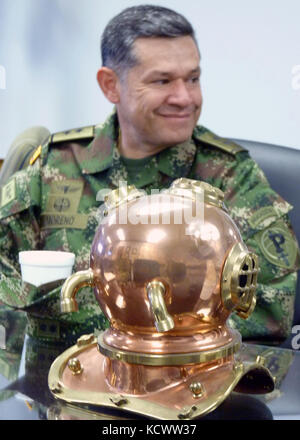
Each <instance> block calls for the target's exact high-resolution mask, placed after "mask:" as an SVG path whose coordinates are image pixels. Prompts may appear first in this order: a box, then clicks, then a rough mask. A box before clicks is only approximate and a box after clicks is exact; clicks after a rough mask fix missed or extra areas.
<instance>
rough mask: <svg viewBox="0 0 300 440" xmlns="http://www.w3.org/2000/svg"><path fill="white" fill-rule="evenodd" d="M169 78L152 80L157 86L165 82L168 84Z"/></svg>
mask: <svg viewBox="0 0 300 440" xmlns="http://www.w3.org/2000/svg"><path fill="white" fill-rule="evenodd" d="M169 82H170V81H169V80H168V79H156V80H155V81H153V83H154V84H157V85H159V86H163V85H165V84H169Z"/></svg>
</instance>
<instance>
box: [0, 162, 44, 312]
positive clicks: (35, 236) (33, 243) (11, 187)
mask: <svg viewBox="0 0 300 440" xmlns="http://www.w3.org/2000/svg"><path fill="white" fill-rule="evenodd" d="M39 205H40V177H39V169H38V166H37V165H36V166H33V167H28V168H26V169H24V170H22V171H19V172H17V173H16V174H14V175H13V176H12V177H11V178H10V179H9V180H8V182H7V183H6V184H5V185H4V186H2V188H1V206H0V300H1V301H2V302H3V303H4V304H6V305H8V306H10V307H14V308H24V307H26V306H28V305H29V304H31V303H32V301H34V300H35V298H34V295H36V292H35V293H34V294H33V290H34V291H36V289H30V288H29V287H28V289H24V288H22V282H21V274H20V265H19V261H18V254H19V251H22V250H32V249H38V248H39V237H40V234H39V231H40V229H39V223H38V220H37V218H38V214H39V209H40V208H39ZM27 290H28V292H27Z"/></svg>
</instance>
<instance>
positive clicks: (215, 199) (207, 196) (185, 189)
mask: <svg viewBox="0 0 300 440" xmlns="http://www.w3.org/2000/svg"><path fill="white" fill-rule="evenodd" d="M166 192H167V193H170V194H174V195H179V196H183V197H187V198H190V199H192V200H194V201H196V200H197V199H198V198H199V195H203V201H204V202H205V203H207V204H208V205H212V206H216V207H217V208H221V209H223V210H225V211H227V209H226V207H225V205H224V193H223V191H221V190H220V189H219V188H216V187H214V186H212V185H210V184H209V183H207V182H203V181H199V180H193V179H187V178H186V177H181V178H180V179H176V180H174V182H173V183H172V185H171V187H170V188H169V189H168V190H166Z"/></svg>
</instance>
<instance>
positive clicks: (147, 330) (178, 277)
mask: <svg viewBox="0 0 300 440" xmlns="http://www.w3.org/2000/svg"><path fill="white" fill-rule="evenodd" d="M150 205H151V206H150ZM191 206H192V209H193V212H194V213H195V212H196V211H195V210H196V203H195V202H192V201H190V200H187V199H186V198H183V197H180V196H175V195H169V200H168V203H167V204H166V203H165V201H164V197H163V196H162V195H152V196H151V204H149V198H147V197H143V198H141V199H138V200H134V201H131V202H129V203H128V204H126V205H122V206H119V208H118V210H113V211H111V212H110V213H109V214H108V216H107V218H106V222H105V223H104V224H103V225H100V227H99V229H98V230H97V233H96V236H95V239H94V242H93V246H92V251H91V268H92V269H93V272H94V282H95V286H96V287H95V294H96V297H97V300H98V302H99V305H100V307H101V309H102V310H103V312H104V313H105V315H106V316H107V318H108V319H109V320H110V322H111V327H112V328H113V330H117V331H118V336H120V335H121V339H122V342H121V340H120V342H121V345H122V346H124V345H123V342H124V340H127V341H130V339H131V336H132V335H153V334H155V333H156V335H155V337H154V340H153V344H154V345H156V346H157V343H156V342H155V341H156V340H159V341H163V339H164V336H163V335H161V334H158V333H157V331H156V329H155V325H154V317H153V313H151V307H150V304H149V299H148V296H147V292H146V286H147V284H148V283H149V282H150V281H152V280H158V281H161V282H162V283H163V284H164V286H165V287H166V294H165V303H166V307H167V311H168V313H169V314H170V315H171V316H172V318H173V320H174V324H175V326H174V328H173V329H171V330H169V331H168V332H167V335H168V336H167V339H169V336H179V337H185V336H192V335H193V337H195V335H197V334H198V335H199V337H198V341H199V340H203V337H204V335H205V339H206V343H207V344H208V346H213V345H214V341H215V340H216V337H215V336H216V334H218V335H220V339H221V341H220V342H219V341H217V342H216V344H217V345H219V344H220V343H221V344H222V343H224V342H223V341H224V339H226V336H228V337H229V338H230V334H228V333H229V332H228V331H227V329H224V328H223V327H224V325H225V323H226V319H227V318H228V316H229V311H228V310H226V309H225V308H224V306H223V304H222V301H221V297H220V275H221V271H222V266H223V264H224V260H225V258H226V255H227V253H228V252H229V251H230V249H231V248H232V246H233V245H234V244H235V243H237V242H240V241H241V237H240V233H239V231H238V229H237V227H236V226H235V224H234V222H233V221H232V220H231V218H230V217H229V215H228V214H227V213H226V212H225V211H223V210H221V209H220V208H217V207H215V206H210V205H207V204H205V210H204V222H202V219H201V218H199V217H196V216H195V217H194V218H192V219H188V220H189V221H186V217H185V212H186V211H187V210H190V209H191ZM153 212H154V213H155V214H156V219H157V223H159V224H151V220H152V223H153V216H152V218H151V214H153ZM166 214H168V215H169V219H170V224H163V223H164V221H165V220H166V217H164V216H166ZM129 216H131V217H134V216H136V217H137V216H138V218H139V221H140V222H139V224H132V223H130V222H129V221H128V223H127V224H126V225H122V224H120V218H122V219H124V218H125V219H128V218H129ZM178 219H182V223H181V224H176V221H178ZM187 232H188V233H187ZM156 338H157V339H156ZM167 339H166V341H167ZM222 339H223V340H222ZM109 341H110V342H109V343H112V338H111V334H110V337H109ZM107 342H108V340H107ZM136 342H137V347H136V350H137V351H139V350H140V349H141V347H140V345H139V343H138V337H137V341H136ZM182 342H183V345H182V346H181V347H180V348H179V350H181V349H182V347H183V346H185V344H186V341H185V340H184V339H183V340H182ZM114 343H115V344H116V343H117V339H116V340H115V341H114ZM129 344H130V348H131V349H134V347H133V346H132V340H131V341H130V342H129ZM125 345H126V342H125ZM150 345H151V342H150V340H149V343H148V346H149V348H148V350H150V351H152V350H153V349H154V350H155V348H151V347H150ZM167 345H168V344H167ZM158 349H161V347H160V348H158ZM183 349H185V348H183Z"/></svg>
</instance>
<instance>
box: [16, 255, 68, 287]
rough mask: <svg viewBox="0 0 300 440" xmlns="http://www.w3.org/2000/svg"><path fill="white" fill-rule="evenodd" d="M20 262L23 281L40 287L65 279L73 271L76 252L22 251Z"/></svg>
mask: <svg viewBox="0 0 300 440" xmlns="http://www.w3.org/2000/svg"><path fill="white" fill-rule="evenodd" d="M19 262H20V265H21V274H22V280H23V282H27V283H30V284H33V285H34V286H36V287H38V286H41V285H42V284H46V283H50V282H51V281H57V280H63V279H66V278H68V277H69V276H70V275H71V273H72V268H73V265H74V262H75V254H73V253H71V252H61V251H22V252H19Z"/></svg>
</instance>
